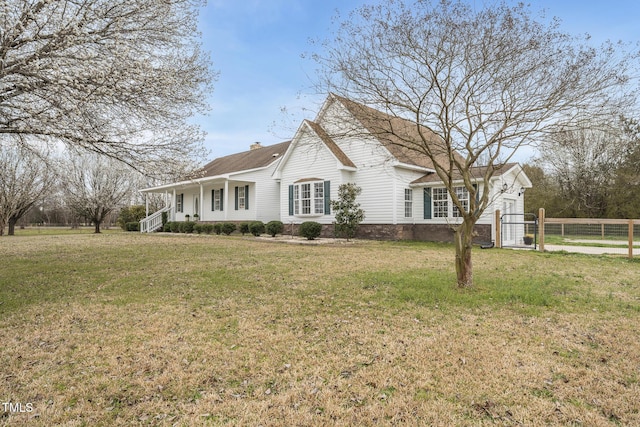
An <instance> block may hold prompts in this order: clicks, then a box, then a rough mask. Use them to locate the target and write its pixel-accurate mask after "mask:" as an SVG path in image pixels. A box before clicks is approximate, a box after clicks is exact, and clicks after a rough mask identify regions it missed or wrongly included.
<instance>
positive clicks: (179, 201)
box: [176, 194, 184, 212]
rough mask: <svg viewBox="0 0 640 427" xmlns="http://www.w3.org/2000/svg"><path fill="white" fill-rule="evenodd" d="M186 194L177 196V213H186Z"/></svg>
mask: <svg viewBox="0 0 640 427" xmlns="http://www.w3.org/2000/svg"><path fill="white" fill-rule="evenodd" d="M183 202H184V194H176V212H183V211H184V203H183Z"/></svg>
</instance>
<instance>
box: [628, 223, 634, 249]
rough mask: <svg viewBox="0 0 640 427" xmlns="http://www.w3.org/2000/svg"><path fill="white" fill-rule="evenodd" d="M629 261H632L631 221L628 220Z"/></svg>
mask: <svg viewBox="0 0 640 427" xmlns="http://www.w3.org/2000/svg"><path fill="white" fill-rule="evenodd" d="M628 234H629V259H633V220H632V219H630V220H629V233H628Z"/></svg>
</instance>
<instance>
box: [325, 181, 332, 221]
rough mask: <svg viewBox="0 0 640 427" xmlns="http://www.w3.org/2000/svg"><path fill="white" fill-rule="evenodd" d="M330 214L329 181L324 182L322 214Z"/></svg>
mask: <svg viewBox="0 0 640 427" xmlns="http://www.w3.org/2000/svg"><path fill="white" fill-rule="evenodd" d="M330 213H331V181H325V182H324V214H325V215H329V214H330Z"/></svg>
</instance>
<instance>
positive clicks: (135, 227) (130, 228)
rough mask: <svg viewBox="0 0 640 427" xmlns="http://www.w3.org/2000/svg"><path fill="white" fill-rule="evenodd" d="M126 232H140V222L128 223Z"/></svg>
mask: <svg viewBox="0 0 640 427" xmlns="http://www.w3.org/2000/svg"><path fill="white" fill-rule="evenodd" d="M125 229H126V231H140V223H139V222H128V223H126V224H125Z"/></svg>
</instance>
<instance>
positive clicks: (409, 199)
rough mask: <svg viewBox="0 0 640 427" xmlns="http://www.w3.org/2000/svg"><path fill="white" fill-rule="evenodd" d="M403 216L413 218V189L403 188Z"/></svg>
mask: <svg viewBox="0 0 640 427" xmlns="http://www.w3.org/2000/svg"><path fill="white" fill-rule="evenodd" d="M404 217H405V218H413V189H411V188H405V189H404Z"/></svg>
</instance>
